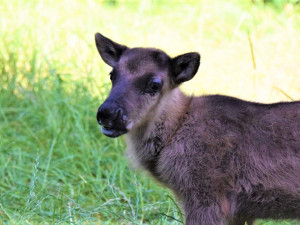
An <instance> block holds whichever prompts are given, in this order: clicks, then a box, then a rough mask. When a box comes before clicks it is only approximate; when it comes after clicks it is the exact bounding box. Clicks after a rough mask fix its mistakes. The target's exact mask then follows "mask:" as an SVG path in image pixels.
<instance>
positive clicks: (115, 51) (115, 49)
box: [95, 33, 127, 67]
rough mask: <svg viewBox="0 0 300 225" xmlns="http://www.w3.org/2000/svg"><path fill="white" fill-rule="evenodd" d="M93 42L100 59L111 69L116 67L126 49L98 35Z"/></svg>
mask: <svg viewBox="0 0 300 225" xmlns="http://www.w3.org/2000/svg"><path fill="white" fill-rule="evenodd" d="M95 40H96V46H97V49H98V51H99V53H100V56H101V58H102V59H103V61H104V62H106V63H107V64H108V65H110V66H111V67H114V66H115V65H116V63H117V62H118V61H119V59H120V57H121V55H122V53H123V52H124V51H125V50H126V49H127V47H126V46H124V45H120V44H117V43H115V42H113V41H112V40H110V39H108V38H107V37H104V36H103V35H101V34H99V33H96V34H95Z"/></svg>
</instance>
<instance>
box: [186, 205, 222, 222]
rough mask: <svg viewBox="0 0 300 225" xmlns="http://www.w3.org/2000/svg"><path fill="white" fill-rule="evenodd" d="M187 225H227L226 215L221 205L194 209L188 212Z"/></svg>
mask: <svg viewBox="0 0 300 225" xmlns="http://www.w3.org/2000/svg"><path fill="white" fill-rule="evenodd" d="M185 224H186V225H226V224H227V222H226V215H225V214H224V212H222V210H221V208H220V206H219V205H217V204H216V205H211V206H208V207H201V206H199V207H193V208H190V209H187V210H186V223H185Z"/></svg>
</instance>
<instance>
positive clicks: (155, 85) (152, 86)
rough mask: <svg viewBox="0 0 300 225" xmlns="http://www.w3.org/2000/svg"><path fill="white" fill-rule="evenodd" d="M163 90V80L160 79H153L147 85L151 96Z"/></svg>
mask: <svg viewBox="0 0 300 225" xmlns="http://www.w3.org/2000/svg"><path fill="white" fill-rule="evenodd" d="M161 88H162V80H161V79H159V78H153V79H151V80H150V81H149V83H148V85H147V92H148V93H150V94H151V95H154V94H155V93H157V92H159V91H160V90H161Z"/></svg>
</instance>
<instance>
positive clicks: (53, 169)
mask: <svg viewBox="0 0 300 225" xmlns="http://www.w3.org/2000/svg"><path fill="white" fill-rule="evenodd" d="M95 32H101V33H103V34H104V35H106V36H108V37H110V38H111V39H113V40H115V41H116V42H119V43H121V44H126V45H128V46H132V47H134V46H150V47H153V46H154V47H157V48H161V49H163V50H165V51H166V52H168V53H169V54H170V55H171V56H176V55H178V54H182V53H185V52H188V51H199V52H200V53H201V55H202V59H201V66H200V69H199V72H198V74H197V75H196V77H195V78H194V79H193V80H192V81H190V82H188V83H187V84H185V85H184V87H183V89H184V91H186V92H187V93H188V94H196V95H199V94H214V93H220V94H226V95H232V96H236V97H240V98H243V99H247V100H253V101H260V102H275V101H289V100H291V99H294V100H297V99H300V69H299V62H300V61H299V59H300V7H299V2H298V3H297V1H296V0H294V1H292V0H291V1H285V0H273V1H270V0H269V1H266V2H265V3H264V2H263V1H260V0H256V1H255V0H252V1H251V0H249V1H248V0H244V1H237V0H230V1H225V0H224V1H220V0H218V1H217V0H210V1H208V0H207V1H204V0H203V1H183V0H174V1H167V0H152V1H150V0H142V1H135V0H131V1H129V0H126V1H125V0H111V1H96V0H60V1H59V0H31V1H29V0H10V1H5V0H0V165H1V166H0V179H1V181H0V224H181V222H180V221H183V215H182V214H181V212H180V210H179V209H178V208H177V205H176V203H175V202H174V197H173V196H172V194H171V193H169V192H168V190H166V189H165V188H163V187H161V186H160V185H159V184H157V183H155V182H154V181H153V180H152V179H151V178H149V177H147V176H144V174H143V173H141V172H136V171H132V170H131V169H129V165H128V163H127V161H126V159H125V158H124V157H123V151H124V149H125V145H124V143H123V141H122V139H121V138H119V139H108V138H105V137H104V136H103V135H102V134H101V132H100V128H99V126H98V125H97V123H96V119H95V114H96V110H97V108H98V106H99V105H100V103H101V102H102V101H103V100H104V98H105V97H106V95H107V92H108V90H109V88H110V84H109V77H108V75H107V74H108V72H109V71H110V68H109V67H108V66H106V65H105V64H104V63H103V62H102V61H101V59H100V57H99V55H98V52H97V50H96V48H95V44H94V33H95ZM257 224H268V225H271V224H272V225H274V224H299V222H298V223H297V222H295V221H281V222H274V221H273V222H272V221H259V222H258V223H257Z"/></svg>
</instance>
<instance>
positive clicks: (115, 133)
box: [101, 126, 127, 138]
mask: <svg viewBox="0 0 300 225" xmlns="http://www.w3.org/2000/svg"><path fill="white" fill-rule="evenodd" d="M101 131H102V133H103V134H104V135H105V136H107V137H111V138H116V137H119V136H121V135H122V134H125V133H127V129H115V128H112V127H106V126H103V127H102V128H101Z"/></svg>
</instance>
